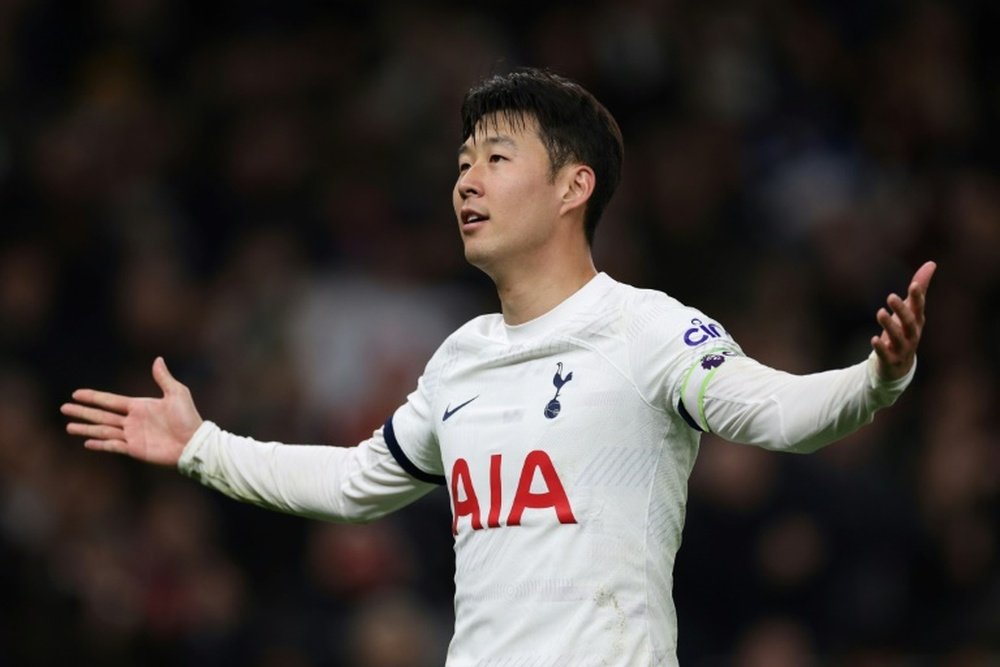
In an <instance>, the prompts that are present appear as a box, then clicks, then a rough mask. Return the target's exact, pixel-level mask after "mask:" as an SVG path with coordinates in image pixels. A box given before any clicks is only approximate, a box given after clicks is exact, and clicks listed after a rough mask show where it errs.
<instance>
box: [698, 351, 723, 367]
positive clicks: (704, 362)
mask: <svg viewBox="0 0 1000 667" xmlns="http://www.w3.org/2000/svg"><path fill="white" fill-rule="evenodd" d="M725 361H726V358H725V357H724V356H722V355H721V354H706V355H705V356H704V357H702V358H701V367H702V368H704V369H705V370H706V371H707V370H711V369H713V368H718V367H719V366H721V365H722V364H723V363H725Z"/></svg>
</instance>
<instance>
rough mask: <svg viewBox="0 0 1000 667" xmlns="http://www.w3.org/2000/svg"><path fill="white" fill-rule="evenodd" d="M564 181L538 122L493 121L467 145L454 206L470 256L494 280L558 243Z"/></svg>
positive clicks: (462, 154)
mask: <svg viewBox="0 0 1000 667" xmlns="http://www.w3.org/2000/svg"><path fill="white" fill-rule="evenodd" d="M558 193H559V190H558V179H557V178H553V174H552V168H551V162H550V160H549V154H548V151H546V149H545V145H544V144H542V141H541V139H540V138H539V136H538V132H537V125H536V122H535V120H534V119H533V118H530V117H529V118H525V122H524V123H515V124H513V125H512V124H511V123H509V122H507V121H506V120H505V119H504V118H503V117H502V116H497V117H493V116H491V117H487V118H484V119H483V121H481V122H480V124H479V126H478V127H477V128H476V132H474V133H473V135H472V136H470V137H469V138H468V139H467V140H466V141H465V143H463V144H462V146H461V148H460V149H459V153H458V180H457V181H456V182H455V189H454V191H453V192H452V203H453V204H454V207H455V216H456V218H457V220H458V225H459V230H460V231H461V234H462V242H463V243H464V244H465V257H466V259H467V260H468V261H469V263H471V264H473V265H474V266H477V267H479V268H480V269H482V270H483V271H485V272H486V273H488V274H490V275H491V276H493V277H494V278H496V277H497V275H498V273H499V272H502V271H506V270H508V269H509V267H510V266H512V262H516V261H518V260H521V261H524V260H529V259H530V257H531V255H532V254H533V253H535V254H537V251H538V250H539V249H541V248H543V247H544V246H545V244H546V243H547V242H548V241H550V240H551V239H552V235H553V231H554V230H555V223H556V221H557V219H558V216H559V208H560V204H561V202H560V197H559V194H558Z"/></svg>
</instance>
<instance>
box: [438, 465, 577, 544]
mask: <svg viewBox="0 0 1000 667" xmlns="http://www.w3.org/2000/svg"><path fill="white" fill-rule="evenodd" d="M508 458H509V457H508ZM515 465H516V464H515ZM520 468H521V470H520V472H519V473H518V477H517V490H516V491H515V492H514V499H513V501H512V502H510V505H509V507H510V509H509V510H508V511H507V512H506V516H504V514H505V512H504V510H505V509H506V506H505V504H506V502H507V501H506V499H505V498H504V497H503V475H504V473H505V468H504V460H503V454H493V455H492V456H490V470H489V488H488V489H482V488H480V489H477V488H476V486H475V485H474V484H473V482H472V470H471V469H470V467H469V462H468V461H467V460H466V459H464V458H459V459H456V460H455V465H453V466H452V468H451V509H452V523H451V532H452V534H454V535H458V524H459V521H460V520H461V519H462V518H463V517H468V518H469V523H470V525H471V526H472V530H482V529H483V528H501V527H503V526H520V525H521V518H522V516H523V515H524V512H525V510H547V511H549V512H551V513H554V514H555V518H556V519H557V520H558V521H559V523H561V524H568V523H576V517H575V516H574V514H573V508H572V506H571V505H570V502H569V497H568V496H567V495H566V489H565V488H564V487H563V483H562V480H561V479H560V478H559V473H558V472H556V467H555V465H554V464H553V463H552V459H551V458H550V457H549V455H548V454H547V453H546V452H544V451H542V450H540V449H536V450H534V451H531V452H528V454H527V456H525V458H524V461H523V462H522V463H521V466H520ZM507 474H510V472H509V471H508V472H507ZM536 477H537V478H538V479H537V480H536ZM484 491H485V492H488V494H489V495H488V496H487V495H485V493H482V492H484ZM480 497H482V501H480ZM487 498H488V503H489V504H485V503H486V502H487ZM484 508H485V509H486V510H487V513H486V517H485V518H486V524H485V526H484V525H483V518H484V517H483V512H482V510H483V509H484Z"/></svg>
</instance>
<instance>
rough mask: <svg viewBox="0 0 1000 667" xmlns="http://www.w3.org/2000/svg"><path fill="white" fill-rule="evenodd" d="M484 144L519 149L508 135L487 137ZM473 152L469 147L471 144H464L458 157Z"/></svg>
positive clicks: (459, 148)
mask: <svg viewBox="0 0 1000 667" xmlns="http://www.w3.org/2000/svg"><path fill="white" fill-rule="evenodd" d="M473 143H476V142H473ZM483 143H484V144H488V145H490V146H497V145H500V146H505V147H506V148H517V142H516V141H514V139H513V138H512V137H509V136H508V135H506V134H497V135H494V136H491V137H487V138H485V139H483ZM471 152H472V148H471V147H470V146H469V144H465V143H463V144H462V145H461V146H459V147H458V156H459V157H462V156H463V155H465V154H466V153H471Z"/></svg>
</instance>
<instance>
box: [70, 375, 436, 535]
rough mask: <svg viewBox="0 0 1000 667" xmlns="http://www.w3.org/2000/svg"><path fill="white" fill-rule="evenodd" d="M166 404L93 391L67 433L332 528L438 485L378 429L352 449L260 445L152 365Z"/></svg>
mask: <svg viewBox="0 0 1000 667" xmlns="http://www.w3.org/2000/svg"><path fill="white" fill-rule="evenodd" d="M153 377H154V378H155V380H156V383H157V384H158V385H159V386H160V389H162V390H163V397H162V398H134V397H130V396H121V395H118V394H111V393H108V392H103V391H95V390H93V389H78V390H77V391H75V392H73V399H74V402H71V403H66V404H65V405H63V406H62V412H63V414H64V415H66V416H67V417H69V418H70V419H71V420H73V421H70V422H69V424H68V425H67V426H66V430H67V431H68V432H69V433H71V434H73V435H79V436H82V437H84V438H86V440H85V442H84V445H85V446H86V447H87V448H88V449H93V450H98V451H104V452H116V453H120V454H127V455H129V456H131V457H133V458H136V459H139V460H140V461H147V462H150V463H157V464H160V465H165V466H173V467H177V468H179V469H180V471H181V472H183V473H184V474H186V475H189V476H191V477H194V478H195V479H197V480H198V481H200V482H201V483H203V484H205V485H206V486H209V487H211V488H213V489H215V490H217V491H221V492H222V493H224V494H226V495H228V496H229V497H231V498H235V499H236V500H240V501H243V502H248V503H253V504H256V505H260V506H262V507H267V508H269V509H274V510H278V511H282V512H288V513H291V514H299V515H305V516H311V517H316V518H323V519H328V520H332V521H352V522H354V521H368V520H371V519H375V518H377V517H380V516H382V515H384V514H386V513H388V512H391V511H393V510H395V509H398V508H399V507H402V506H403V505H406V504H408V503H411V502H413V501H414V500H416V499H417V498H419V497H421V496H423V495H425V494H426V493H428V492H429V491H430V490H432V489H433V488H434V486H435V485H433V484H428V483H426V482H422V481H420V480H417V479H415V478H414V477H412V476H411V475H410V474H409V473H408V472H406V471H405V470H404V469H403V468H402V467H401V466H400V464H399V463H398V461H397V460H396V459H395V457H394V456H393V454H392V453H391V452H390V451H389V447H388V445H387V444H386V441H385V439H384V437H383V434H382V431H381V429H380V430H378V431H376V432H375V433H374V434H373V435H372V437H371V438H369V439H368V440H365V441H364V442H362V443H361V444H360V445H359V446H357V447H349V448H344V447H320V446H312V445H284V444H282V443H277V442H259V441H256V440H253V439H252V438H245V437H241V436H237V435H233V434H232V433H227V432H226V431H223V430H222V429H220V428H219V427H218V426H216V425H215V424H213V423H212V422H210V421H203V420H202V418H201V416H199V414H198V410H197V409H196V408H195V405H194V401H193V399H192V398H191V392H190V391H189V390H188V388H187V387H186V386H184V385H183V384H181V383H180V382H178V381H177V380H176V379H174V377H173V376H172V375H170V372H169V371H168V370H167V365H166V364H165V363H164V361H163V359H162V358H157V359H156V361H155V362H154V363H153Z"/></svg>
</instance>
